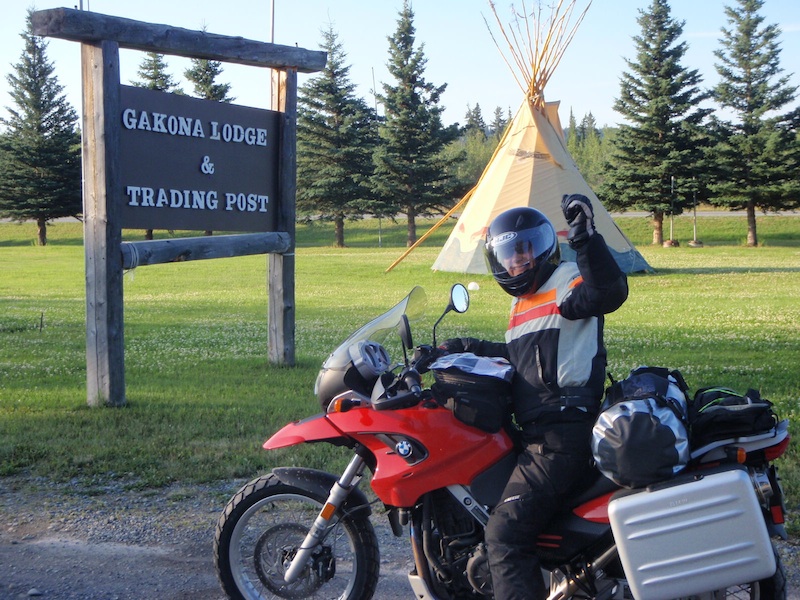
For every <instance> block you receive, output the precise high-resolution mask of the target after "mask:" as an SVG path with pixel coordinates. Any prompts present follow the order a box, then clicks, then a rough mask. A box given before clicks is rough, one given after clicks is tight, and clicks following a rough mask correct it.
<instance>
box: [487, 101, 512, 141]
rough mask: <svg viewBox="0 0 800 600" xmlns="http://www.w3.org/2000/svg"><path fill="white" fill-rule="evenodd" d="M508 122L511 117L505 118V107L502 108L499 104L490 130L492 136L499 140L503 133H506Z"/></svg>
mask: <svg viewBox="0 0 800 600" xmlns="http://www.w3.org/2000/svg"><path fill="white" fill-rule="evenodd" d="M508 122H509V119H504V118H503V109H502V108H500V107H499V106H497V107H495V109H494V116H493V118H492V125H491V127H490V131H491V134H492V136H493V137H494V138H495V139H496V140H498V141H499V140H500V138H502V137H503V133H505V130H506V127H507V126H508Z"/></svg>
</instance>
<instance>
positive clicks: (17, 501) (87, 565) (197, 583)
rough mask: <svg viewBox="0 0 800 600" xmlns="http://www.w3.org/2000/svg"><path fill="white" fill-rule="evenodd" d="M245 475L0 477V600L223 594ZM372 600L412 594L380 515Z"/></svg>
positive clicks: (212, 598)
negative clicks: (224, 544)
mask: <svg viewBox="0 0 800 600" xmlns="http://www.w3.org/2000/svg"><path fill="white" fill-rule="evenodd" d="M244 483H245V482H244V481H237V482H232V483H230V484H220V485H201V486H171V487H168V488H164V489H159V490H156V491H154V490H145V491H130V490H128V489H126V488H125V486H123V485H122V484H113V485H98V486H96V487H86V486H78V485H77V484H62V485H53V484H51V483H47V482H45V481H42V480H33V479H26V478H18V477H11V478H0V600H7V599H8V600H12V599H14V600H17V599H20V598H37V597H38V598H43V599H45V600H47V599H58V600H62V599H65V600H66V599H69V600H73V599H74V600H78V599H80V600H134V599H135V600H149V599H158V600H171V599H174V600H177V599H185V600H189V599H192V600H224V596H223V595H222V593H221V591H220V588H219V584H218V583H217V579H216V575H215V573H214V567H213V563H212V554H211V551H212V543H213V535H214V534H213V532H214V525H215V524H216V521H217V517H218V516H219V513H220V511H221V510H222V508H223V507H224V505H225V503H226V502H227V500H228V498H230V497H231V496H232V495H233V493H234V492H235V491H236V490H237V489H238V488H239V487H240V486H241V485H242V484H244ZM373 523H374V525H375V527H376V531H377V532H378V536H379V540H380V547H381V581H380V584H379V586H378V591H377V594H376V598H377V599H379V600H400V599H408V600H411V599H412V598H413V597H414V595H413V593H412V592H411V589H410V587H409V585H408V581H407V579H406V574H407V573H408V571H409V570H410V567H411V553H410V551H409V549H408V543H407V541H406V540H405V539H398V538H395V537H394V536H393V535H392V534H391V532H390V531H389V529H388V526H387V524H386V521H385V519H382V518H380V517H377V518H374V519H373ZM798 550H800V549H799V548H798V547H797V546H795V545H790V544H782V545H781V553H782V555H783V557H784V563H785V566H786V568H787V571H788V572H789V575H790V583H789V589H790V594H789V597H790V598H791V599H792V600H800V578H799V577H800V575H799V573H800V567H798V562H800V552H798Z"/></svg>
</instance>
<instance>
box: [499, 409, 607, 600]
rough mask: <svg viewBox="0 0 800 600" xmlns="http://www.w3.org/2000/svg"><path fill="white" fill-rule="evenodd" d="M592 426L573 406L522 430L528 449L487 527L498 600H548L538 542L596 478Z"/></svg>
mask: <svg viewBox="0 0 800 600" xmlns="http://www.w3.org/2000/svg"><path fill="white" fill-rule="evenodd" d="M593 423H594V416H593V415H591V414H587V413H585V412H583V411H580V410H579V409H574V408H571V409H567V410H565V411H562V412H559V413H554V414H547V415H545V416H544V417H543V418H541V419H538V420H537V421H536V422H535V423H531V424H528V425H527V426H524V427H523V440H524V443H525V451H524V452H522V453H521V454H520V456H519V458H518V459H517V466H516V468H515V469H514V471H513V473H512V475H511V477H510V478H509V480H508V483H507V484H506V487H505V490H504V491H503V495H502V496H501V498H502V499H501V501H500V502H499V503H498V505H497V506H496V507H495V508H494V510H493V511H492V514H491V517H490V518H489V523H488V524H487V526H486V545H487V549H488V553H489V566H490V570H491V573H492V587H493V589H494V597H495V600H539V599H542V598H545V597H546V593H545V586H544V580H543V577H542V573H541V569H540V567H539V561H538V559H537V556H536V548H537V538H538V536H539V534H540V533H541V532H542V531H543V530H544V529H545V527H546V525H547V524H548V523H549V522H550V520H551V519H552V518H553V515H554V514H555V513H556V512H558V511H559V509H561V508H562V507H563V506H564V503H565V500H566V499H567V498H569V497H570V496H572V495H575V494H577V493H579V492H580V491H582V490H583V489H585V488H586V487H588V485H589V484H590V483H591V482H592V481H593V480H594V475H595V474H596V472H595V470H594V467H593V466H592V452H591V431H592V425H593Z"/></svg>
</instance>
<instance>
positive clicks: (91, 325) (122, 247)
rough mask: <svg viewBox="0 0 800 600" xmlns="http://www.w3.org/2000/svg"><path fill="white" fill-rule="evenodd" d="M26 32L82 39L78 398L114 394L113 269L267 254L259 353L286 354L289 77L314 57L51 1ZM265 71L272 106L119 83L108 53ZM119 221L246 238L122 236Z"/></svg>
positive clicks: (319, 63)
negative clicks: (82, 359) (82, 378)
mask: <svg viewBox="0 0 800 600" xmlns="http://www.w3.org/2000/svg"><path fill="white" fill-rule="evenodd" d="M32 24H33V32H34V33H35V34H36V35H41V36H50V37H56V38H61V39H67V40H72V41H77V42H80V43H81V61H82V73H83V170H84V243H85V254H86V366H87V401H88V403H89V405H90V406H99V405H110V406H122V405H124V404H125V403H126V400H125V368H124V321H123V297H122V275H123V268H133V267H135V266H137V265H145V264H157V263H159V262H171V261H182V260H200V259H206V258H221V257H231V256H244V255H247V254H260V253H268V254H269V274H268V281H267V284H268V287H269V307H268V323H269V326H268V332H269V340H268V346H269V348H268V356H269V360H270V361H271V362H273V363H276V364H281V365H290V366H291V365H294V362H295V344H294V331H295V280H294V279H295V263H294V248H295V192H296V182H295V176H296V113H297V73H298V71H300V72H305V73H311V72H315V71H319V70H321V69H322V68H323V67H324V66H325V62H326V60H327V56H326V54H325V52H319V51H309V50H304V49H302V48H296V47H290V46H280V45H276V44H271V43H264V42H256V41H252V40H245V39H243V38H238V37H228V36H221V35H216V34H210V33H207V32H204V31H189V30H185V29H181V28H177V27H170V26H167V25H157V24H151V23H143V22H140V21H132V20H130V19H122V18H118V17H111V16H107V15H102V14H98V13H92V12H84V11H80V10H73V9H66V8H57V9H51V10H44V11H38V12H35V13H34V14H33V17H32ZM120 48H129V49H135V50H142V51H146V52H158V53H164V54H175V55H179V56H188V57H193V58H203V59H208V60H219V61H225V62H233V63H238V64H244V65H250V66H256V67H264V68H268V69H271V70H272V76H273V78H277V80H278V82H279V84H278V85H273V92H272V99H271V103H272V109H273V110H271V111H265V110H258V109H255V108H249V107H242V106H235V105H229V104H224V103H218V102H211V101H207V100H199V99H194V98H187V97H182V96H178V95H173V94H167V93H165V92H154V91H150V90H143V89H139V88H131V87H125V86H121V85H120V80H119V77H120V75H119V49H120ZM123 228H137V229H189V230H214V231H248V232H255V233H250V234H249V235H233V236H230V235H227V236H215V237H213V238H211V237H205V236H204V237H203V238H183V239H175V240H169V242H158V241H156V242H128V243H123V242H122V229H123Z"/></svg>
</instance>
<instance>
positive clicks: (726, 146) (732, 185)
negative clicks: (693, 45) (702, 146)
mask: <svg viewBox="0 0 800 600" xmlns="http://www.w3.org/2000/svg"><path fill="white" fill-rule="evenodd" d="M763 5H764V2H763V1H762V0H738V6H737V7H736V8H731V7H726V8H725V15H726V16H727V19H728V28H723V29H722V39H721V40H720V42H721V46H722V48H721V49H720V50H717V51H715V53H714V54H715V56H716V57H717V58H718V59H719V61H720V62H719V63H718V64H716V65H715V66H716V69H717V72H718V73H719V75H720V77H721V81H720V83H719V84H718V85H717V86H716V87H715V88H714V99H715V100H716V101H717V102H718V103H719V104H720V105H721V106H722V107H724V108H727V109H730V110H731V111H733V114H734V115H735V119H736V120H735V121H723V120H718V121H716V122H715V125H716V127H715V131H716V133H717V134H718V138H717V139H718V143H717V144H716V145H715V146H714V148H713V149H712V151H711V152H710V157H711V159H712V160H711V162H712V164H713V165H714V167H715V172H716V178H715V181H714V183H713V184H712V185H711V193H712V195H713V196H712V198H711V202H712V203H714V204H717V205H720V206H727V207H729V208H730V209H733V210H741V209H745V210H746V212H747V245H748V246H756V245H758V235H757V230H756V209H760V210H763V211H770V210H782V209H792V208H797V207H798V206H800V144H798V141H797V125H798V122H800V120H799V119H798V117H799V116H800V109H795V110H794V111H791V112H787V113H783V114H781V113H780V111H781V110H782V109H785V107H786V105H787V104H789V103H790V102H792V100H794V94H795V91H796V89H797V88H794V87H792V86H790V85H789V77H788V76H780V74H781V72H782V69H781V67H780V52H781V50H780V46H779V43H778V36H779V35H780V29H779V28H778V27H777V26H776V25H767V26H763V27H762V24H763V22H764V17H762V16H761V15H759V14H758V11H759V10H760V9H761V7H762V6H763Z"/></svg>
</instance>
